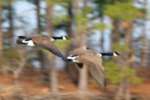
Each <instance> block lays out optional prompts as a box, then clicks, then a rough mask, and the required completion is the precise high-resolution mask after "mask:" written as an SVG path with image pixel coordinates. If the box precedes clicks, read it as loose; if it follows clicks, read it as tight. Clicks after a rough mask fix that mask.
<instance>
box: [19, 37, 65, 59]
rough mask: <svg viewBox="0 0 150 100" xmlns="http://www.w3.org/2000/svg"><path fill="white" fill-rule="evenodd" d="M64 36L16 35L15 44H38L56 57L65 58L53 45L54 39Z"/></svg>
mask: <svg viewBox="0 0 150 100" xmlns="http://www.w3.org/2000/svg"><path fill="white" fill-rule="evenodd" d="M66 39H67V37H66V36H62V37H50V38H49V37H48V36H39V35H38V36H33V37H26V36H18V38H17V44H22V45H26V46H31V47H34V46H38V47H42V48H45V49H47V50H48V51H50V52H52V53H53V54H55V55H56V56H58V57H61V58H62V59H63V60H66V57H65V56H64V55H63V54H62V53H61V52H60V50H59V49H58V48H57V47H55V46H54V45H53V41H54V40H66Z"/></svg>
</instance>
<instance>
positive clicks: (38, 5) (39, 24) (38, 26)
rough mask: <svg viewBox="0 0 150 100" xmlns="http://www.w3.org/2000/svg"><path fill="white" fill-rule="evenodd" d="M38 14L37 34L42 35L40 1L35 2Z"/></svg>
mask: <svg viewBox="0 0 150 100" xmlns="http://www.w3.org/2000/svg"><path fill="white" fill-rule="evenodd" d="M35 4H36V14H37V33H38V34H40V33H41V21H40V0H35Z"/></svg>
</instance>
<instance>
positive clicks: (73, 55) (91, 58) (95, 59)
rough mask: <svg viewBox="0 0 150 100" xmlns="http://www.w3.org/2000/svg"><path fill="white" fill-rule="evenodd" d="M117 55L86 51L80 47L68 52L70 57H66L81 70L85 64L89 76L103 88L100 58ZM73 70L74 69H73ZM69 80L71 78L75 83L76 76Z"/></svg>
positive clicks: (104, 80) (114, 53) (104, 82)
mask: <svg viewBox="0 0 150 100" xmlns="http://www.w3.org/2000/svg"><path fill="white" fill-rule="evenodd" d="M118 55H119V53H118V52H106V53H105V52H104V53H97V52H94V51H92V50H89V49H86V48H85V47H81V48H77V49H75V50H73V51H72V52H70V55H69V56H68V57H67V59H68V60H69V61H72V62H74V63H75V64H76V65H77V66H78V67H79V68H82V67H83V64H86V66H87V67H88V72H89V73H90V75H91V76H92V77H93V78H94V79H95V80H96V81H97V83H98V84H99V85H100V86H102V87H105V86H106V77H105V72H104V67H103V65H102V61H101V60H102V59H101V57H102V56H118ZM74 70H76V69H75V68H74ZM74 74H76V73H74ZM71 78H73V79H74V81H75V82H76V79H77V78H78V76H75V75H72V76H71Z"/></svg>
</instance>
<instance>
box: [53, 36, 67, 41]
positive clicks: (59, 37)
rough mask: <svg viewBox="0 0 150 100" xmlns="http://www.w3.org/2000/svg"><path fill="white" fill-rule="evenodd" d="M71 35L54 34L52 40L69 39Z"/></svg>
mask: <svg viewBox="0 0 150 100" xmlns="http://www.w3.org/2000/svg"><path fill="white" fill-rule="evenodd" d="M68 39H69V37H68V36H52V37H51V41H55V40H68Z"/></svg>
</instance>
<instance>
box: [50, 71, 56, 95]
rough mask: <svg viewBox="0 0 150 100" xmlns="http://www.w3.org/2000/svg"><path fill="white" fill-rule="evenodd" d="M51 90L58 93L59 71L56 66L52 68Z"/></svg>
mask: <svg viewBox="0 0 150 100" xmlns="http://www.w3.org/2000/svg"><path fill="white" fill-rule="evenodd" d="M50 75H51V90H52V93H58V72H57V70H56V69H55V68H51V71H50Z"/></svg>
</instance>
